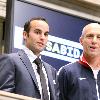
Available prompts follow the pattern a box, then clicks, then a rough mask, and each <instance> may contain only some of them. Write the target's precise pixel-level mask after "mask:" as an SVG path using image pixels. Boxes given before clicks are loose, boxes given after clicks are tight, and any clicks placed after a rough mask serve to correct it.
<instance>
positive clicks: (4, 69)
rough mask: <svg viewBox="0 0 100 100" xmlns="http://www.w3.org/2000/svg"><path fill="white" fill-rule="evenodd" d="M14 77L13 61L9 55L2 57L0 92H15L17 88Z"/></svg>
mask: <svg viewBox="0 0 100 100" xmlns="http://www.w3.org/2000/svg"><path fill="white" fill-rule="evenodd" d="M14 77H15V68H14V64H13V60H11V59H10V57H9V56H8V55H2V56H1V57H0V90H4V91H7V92H13V91H14V88H15V85H14V84H15V83H14Z"/></svg>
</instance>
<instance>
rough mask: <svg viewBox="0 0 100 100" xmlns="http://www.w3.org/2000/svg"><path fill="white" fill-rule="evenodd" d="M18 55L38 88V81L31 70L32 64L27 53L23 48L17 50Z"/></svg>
mask: <svg viewBox="0 0 100 100" xmlns="http://www.w3.org/2000/svg"><path fill="white" fill-rule="evenodd" d="M18 55H19V56H20V59H21V60H22V62H23V64H24V65H25V67H26V68H27V70H28V72H29V74H30V76H31V77H32V79H33V81H34V82H35V84H36V86H37V88H38V89H39V87H38V82H37V79H36V75H35V73H34V71H33V68H32V64H31V63H30V61H29V59H28V57H27V55H26V54H25V52H24V51H23V50H20V51H18Z"/></svg>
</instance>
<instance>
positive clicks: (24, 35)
mask: <svg viewBox="0 0 100 100" xmlns="http://www.w3.org/2000/svg"><path fill="white" fill-rule="evenodd" d="M23 39H24V40H26V39H27V32H26V31H23Z"/></svg>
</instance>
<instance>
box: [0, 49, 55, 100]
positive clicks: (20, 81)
mask: <svg viewBox="0 0 100 100" xmlns="http://www.w3.org/2000/svg"><path fill="white" fill-rule="evenodd" d="M43 64H44V66H45V68H46V71H47V76H48V81H49V88H50V95H51V100H57V99H56V84H55V80H56V70H55V69H54V68H53V67H52V66H50V65H49V64H47V63H46V62H43ZM0 90H4V91H8V92H12V93H16V94H21V95H25V96H30V97H34V98H39V99H40V93H39V89H38V84H37V81H36V77H35V73H34V71H33V68H32V65H31V63H30V61H29V59H28V57H27V55H26V54H25V52H24V51H23V50H20V51H18V53H12V54H8V55H4V56H3V57H1V58H0Z"/></svg>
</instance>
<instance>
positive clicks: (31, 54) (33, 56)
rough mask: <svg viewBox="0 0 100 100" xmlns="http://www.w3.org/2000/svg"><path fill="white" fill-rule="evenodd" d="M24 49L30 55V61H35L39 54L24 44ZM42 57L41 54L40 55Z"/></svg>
mask: <svg viewBox="0 0 100 100" xmlns="http://www.w3.org/2000/svg"><path fill="white" fill-rule="evenodd" d="M22 49H23V50H24V51H25V53H26V54H27V56H28V58H29V60H30V62H33V61H34V60H35V59H36V58H37V56H36V55H35V54H34V53H33V52H32V51H31V50H30V49H28V48H27V47H26V46H23V48H22ZM40 58H41V56H40Z"/></svg>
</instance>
